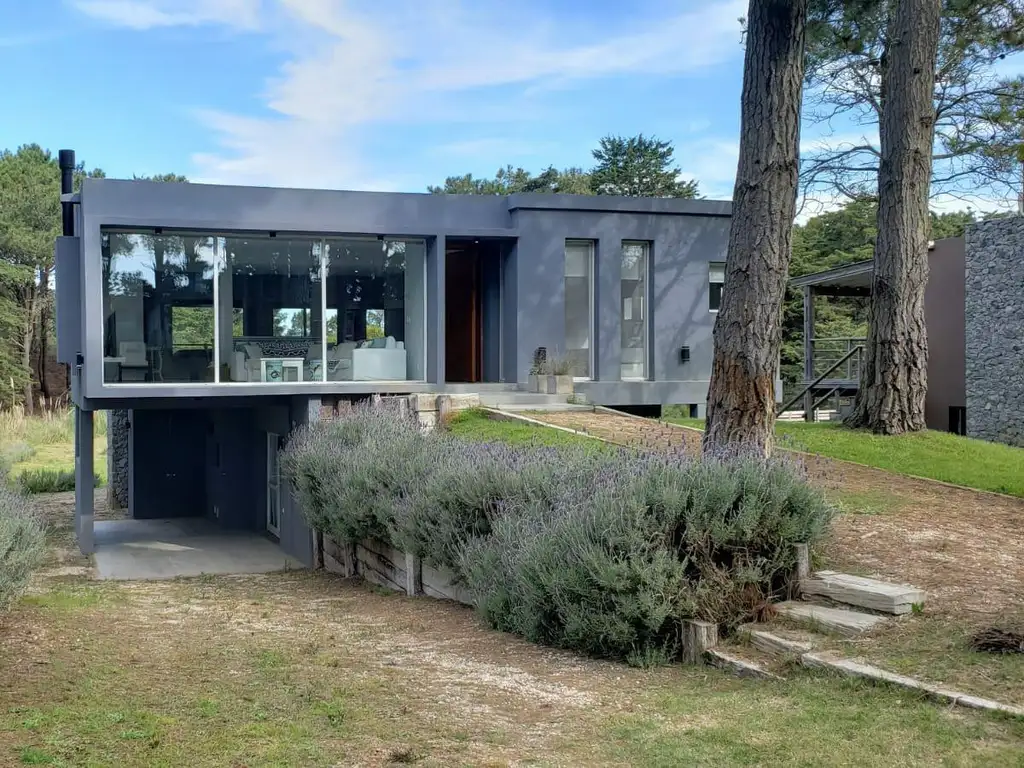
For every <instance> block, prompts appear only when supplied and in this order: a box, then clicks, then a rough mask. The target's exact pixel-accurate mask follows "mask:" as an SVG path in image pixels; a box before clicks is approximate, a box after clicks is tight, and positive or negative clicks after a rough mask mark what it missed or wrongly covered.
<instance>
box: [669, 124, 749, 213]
mask: <svg viewBox="0 0 1024 768" xmlns="http://www.w3.org/2000/svg"><path fill="white" fill-rule="evenodd" d="M675 156H676V157H677V158H678V159H679V164H680V167H681V171H682V172H681V173H680V174H679V175H680V176H681V177H682V178H684V179H696V180H697V181H698V182H700V187H699V191H700V194H701V195H703V196H704V197H708V198H711V199H715V200H729V199H731V198H732V192H733V185H734V184H735V181H736V166H737V165H738V164H739V158H740V144H739V140H737V139H726V138H705V139H698V140H696V141H690V142H685V143H683V144H680V145H679V146H677V147H676V154H675Z"/></svg>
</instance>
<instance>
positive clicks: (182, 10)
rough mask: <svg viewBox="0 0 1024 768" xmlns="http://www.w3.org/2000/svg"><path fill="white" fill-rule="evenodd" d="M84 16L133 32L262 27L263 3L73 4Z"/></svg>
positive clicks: (135, 0)
mask: <svg viewBox="0 0 1024 768" xmlns="http://www.w3.org/2000/svg"><path fill="white" fill-rule="evenodd" d="M71 5H72V6H73V7H75V8H77V9H78V10H79V11H81V12H82V13H85V14H87V15H89V16H93V17H95V18H97V19H100V20H102V21H105V22H108V23H110V24H116V25H118V26H122V27H128V28H130V29H138V30H144V29H151V28H153V27H174V26H198V25H200V24H225V25H227V26H231V27H237V28H240V29H255V28H256V27H257V26H258V25H259V10H260V0H71Z"/></svg>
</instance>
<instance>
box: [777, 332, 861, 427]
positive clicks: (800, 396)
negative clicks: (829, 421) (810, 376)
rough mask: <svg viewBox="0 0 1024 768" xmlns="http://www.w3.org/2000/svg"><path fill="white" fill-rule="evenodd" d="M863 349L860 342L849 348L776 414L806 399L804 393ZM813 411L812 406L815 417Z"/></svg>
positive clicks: (858, 355)
mask: <svg viewBox="0 0 1024 768" xmlns="http://www.w3.org/2000/svg"><path fill="white" fill-rule="evenodd" d="M863 351H864V345H863V344H858V345H857V346H855V347H853V349H851V350H849V351H848V352H847V353H846V354H845V355H843V356H842V357H841V358H839V359H838V360H836V361H835V362H834V363H833V364H832V365H831V366H829V367H828V368H826V369H825V371H824V372H823V373H821V374H819V375H818V378H816V379H815V380H814V381H812V382H810V383H809V384H808V385H807V386H806V387H804V388H803V389H801V390H800V393H799V394H798V395H797V396H796V397H793V398H790V400H789V401H788V402H786V404H785V405H783V406H782V407H781V408H778V409H777V410H776V411H775V414H776V415H778V414H780V413H782V412H783V411H788V410H789V409H790V408H792V407H793V406H794V405H796V404H797V403H799V402H800V401H801V400H803V399H804V395H806V394H807V393H808V392H812V391H813V390H814V389H816V388H817V387H818V385H819V384H821V382H823V381H824V380H825V379H827V378H829V377H830V375H831V374H832V373H833V372H834V371H835V370H836V369H838V368H840V367H842V366H843V365H844V364H845V363H847V362H848V361H849V360H850V359H851V358H852V357H854V356H857V357H858V359H859V357H860V355H861V353H862V352H863ZM857 370H858V373H859V371H860V365H859V362H858V366H857ZM834 391H835V390H832V391H830V392H829V393H828V395H826V396H825V397H824V398H822V400H825V399H828V397H829V396H831V395H832V394H833V392H834ZM813 412H814V408H813V407H812V408H811V417H812V418H813Z"/></svg>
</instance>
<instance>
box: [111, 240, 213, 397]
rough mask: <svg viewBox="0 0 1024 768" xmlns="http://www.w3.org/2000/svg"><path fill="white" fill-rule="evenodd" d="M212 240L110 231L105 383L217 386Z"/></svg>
mask: <svg viewBox="0 0 1024 768" xmlns="http://www.w3.org/2000/svg"><path fill="white" fill-rule="evenodd" d="M215 248H216V242H215V239H214V238H212V237H207V236H190V235H177V234H175V235H156V234H148V233H133V232H121V231H105V232H104V233H103V235H102V251H101V253H102V259H103V323H104V325H103V380H104V381H105V382H108V383H113V382H116V383H122V382H125V383H133V382H137V383H141V382H192V381H214V370H213V350H214V308H213V265H214V258H215V253H214V252H215Z"/></svg>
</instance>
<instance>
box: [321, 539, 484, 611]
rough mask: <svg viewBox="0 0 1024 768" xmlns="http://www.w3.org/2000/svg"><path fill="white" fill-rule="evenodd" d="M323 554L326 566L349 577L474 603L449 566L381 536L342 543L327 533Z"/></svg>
mask: <svg viewBox="0 0 1024 768" xmlns="http://www.w3.org/2000/svg"><path fill="white" fill-rule="evenodd" d="M323 558H324V569H325V570H327V571H329V572H331V573H337V574H340V575H341V576H345V577H347V578H351V577H353V576H360V577H362V578H363V579H365V580H366V581H368V582H370V583H371V584H376V585H377V586H379V587H384V588H385V589H392V590H394V591H396V592H404V593H405V594H407V595H409V596H411V597H414V596H416V595H426V596H427V597H433V598H436V599H438V600H452V601H454V602H456V603H462V604H464V605H473V599H472V597H471V596H470V594H469V592H467V591H466V590H465V589H463V588H462V587H460V586H459V585H457V584H453V583H452V582H453V580H454V575H453V574H452V573H451V572H450V571H448V570H447V569H446V568H438V567H435V566H431V565H428V564H426V563H424V562H423V561H422V560H420V558H418V557H416V556H415V555H413V554H411V553H409V552H403V551H401V550H399V549H396V548H395V547H392V546H391V545H390V544H387V543H385V542H383V541H379V540H377V539H365V540H363V541H361V542H359V543H358V544H339V543H338V542H336V541H334V540H333V539H331V538H330V537H328V536H324V538H323Z"/></svg>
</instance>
